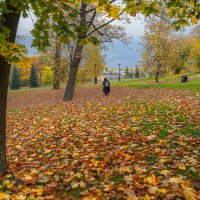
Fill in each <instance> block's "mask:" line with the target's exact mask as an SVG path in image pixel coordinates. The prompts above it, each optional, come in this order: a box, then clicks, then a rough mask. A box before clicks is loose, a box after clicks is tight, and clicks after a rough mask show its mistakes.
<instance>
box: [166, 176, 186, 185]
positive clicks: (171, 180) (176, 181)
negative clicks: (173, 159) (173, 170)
mask: <svg viewBox="0 0 200 200" xmlns="http://www.w3.org/2000/svg"><path fill="white" fill-rule="evenodd" d="M169 182H170V183H174V184H176V185H178V184H179V183H182V182H183V180H182V179H181V178H178V177H172V178H170V179H169Z"/></svg>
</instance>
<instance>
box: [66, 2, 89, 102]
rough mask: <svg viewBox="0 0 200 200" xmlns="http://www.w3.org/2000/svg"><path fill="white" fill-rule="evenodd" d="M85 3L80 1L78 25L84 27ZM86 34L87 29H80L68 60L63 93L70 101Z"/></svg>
mask: <svg viewBox="0 0 200 200" xmlns="http://www.w3.org/2000/svg"><path fill="white" fill-rule="evenodd" d="M86 9H87V4H85V3H83V1H82V3H81V9H80V10H81V11H80V27H85V23H86V15H87V11H86ZM86 34H87V31H86V32H85V31H80V32H79V33H78V36H77V40H76V46H75V49H74V53H73V56H72V59H71V61H70V72H69V79H68V82H67V86H66V88H65V94H64V98H63V100H64V101H71V100H72V99H73V94H74V87H75V83H76V76H77V72H78V67H79V64H80V61H81V59H82V57H81V54H82V51H83V42H82V40H84V39H85V37H86Z"/></svg>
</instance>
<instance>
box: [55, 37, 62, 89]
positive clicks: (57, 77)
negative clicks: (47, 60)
mask: <svg viewBox="0 0 200 200" xmlns="http://www.w3.org/2000/svg"><path fill="white" fill-rule="evenodd" d="M60 58H61V43H60V40H59V38H58V37H57V38H56V45H55V64H54V76H53V89H60Z"/></svg>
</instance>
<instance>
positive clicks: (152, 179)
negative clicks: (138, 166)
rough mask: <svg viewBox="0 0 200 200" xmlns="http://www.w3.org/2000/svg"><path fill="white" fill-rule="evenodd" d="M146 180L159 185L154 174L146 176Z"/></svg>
mask: <svg viewBox="0 0 200 200" xmlns="http://www.w3.org/2000/svg"><path fill="white" fill-rule="evenodd" d="M144 182H147V183H150V184H152V185H157V182H156V177H155V175H154V174H151V176H149V177H147V178H144Z"/></svg>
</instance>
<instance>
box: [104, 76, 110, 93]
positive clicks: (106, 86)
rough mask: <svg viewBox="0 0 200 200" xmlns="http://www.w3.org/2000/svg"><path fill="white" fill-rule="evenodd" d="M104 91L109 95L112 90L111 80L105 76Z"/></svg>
mask: <svg viewBox="0 0 200 200" xmlns="http://www.w3.org/2000/svg"><path fill="white" fill-rule="evenodd" d="M103 92H104V94H105V95H108V94H109V92H110V82H109V80H108V79H107V78H104V81H103Z"/></svg>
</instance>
